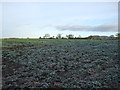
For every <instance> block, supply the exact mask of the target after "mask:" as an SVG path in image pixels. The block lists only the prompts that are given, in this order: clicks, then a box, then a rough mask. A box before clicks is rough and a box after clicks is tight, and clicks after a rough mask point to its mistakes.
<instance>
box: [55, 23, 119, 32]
mask: <svg viewBox="0 0 120 90" xmlns="http://www.w3.org/2000/svg"><path fill="white" fill-rule="evenodd" d="M55 28H56V29H58V30H61V31H65V30H70V31H95V32H116V31H118V25H117V24H102V25H99V26H79V25H74V26H70V25H58V26H55Z"/></svg>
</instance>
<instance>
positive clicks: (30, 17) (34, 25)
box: [0, 2, 118, 38]
mask: <svg viewBox="0 0 120 90" xmlns="http://www.w3.org/2000/svg"><path fill="white" fill-rule="evenodd" d="M1 5H3V8H2V13H3V22H2V25H3V27H2V28H3V31H2V37H3V38H4V37H23V38H26V37H31V38H32V37H34V38H37V37H40V36H44V34H46V33H48V34H50V35H51V36H53V35H54V36H55V35H57V34H58V33H60V34H62V35H63V36H65V35H66V34H74V35H75V36H78V35H81V36H82V37H86V36H89V35H107V36H109V35H115V34H116V33H117V32H118V25H117V23H118V3H117V2H76V3H74V2H34V3H29V2H27V3H25V2H23V3H17V2H11V3H3V4H0V6H1Z"/></svg>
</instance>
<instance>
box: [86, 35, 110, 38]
mask: <svg viewBox="0 0 120 90" xmlns="http://www.w3.org/2000/svg"><path fill="white" fill-rule="evenodd" d="M110 38H111V37H108V36H99V35H94V36H89V37H88V39H110Z"/></svg>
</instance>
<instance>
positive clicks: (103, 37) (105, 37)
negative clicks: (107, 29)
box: [100, 36, 110, 39]
mask: <svg viewBox="0 0 120 90" xmlns="http://www.w3.org/2000/svg"><path fill="white" fill-rule="evenodd" d="M100 39H110V38H109V37H108V36H100Z"/></svg>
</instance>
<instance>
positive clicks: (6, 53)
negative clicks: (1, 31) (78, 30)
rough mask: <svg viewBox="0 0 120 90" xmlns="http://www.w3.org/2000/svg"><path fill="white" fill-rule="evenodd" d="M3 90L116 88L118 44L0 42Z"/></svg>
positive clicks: (61, 41) (37, 41)
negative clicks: (11, 89)
mask: <svg viewBox="0 0 120 90" xmlns="http://www.w3.org/2000/svg"><path fill="white" fill-rule="evenodd" d="M1 50H2V84H3V88H12V87H18V88H25V87H28V88H81V89H82V88H118V86H119V76H118V73H119V72H118V40H80V39H3V40H2V48H1Z"/></svg>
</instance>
